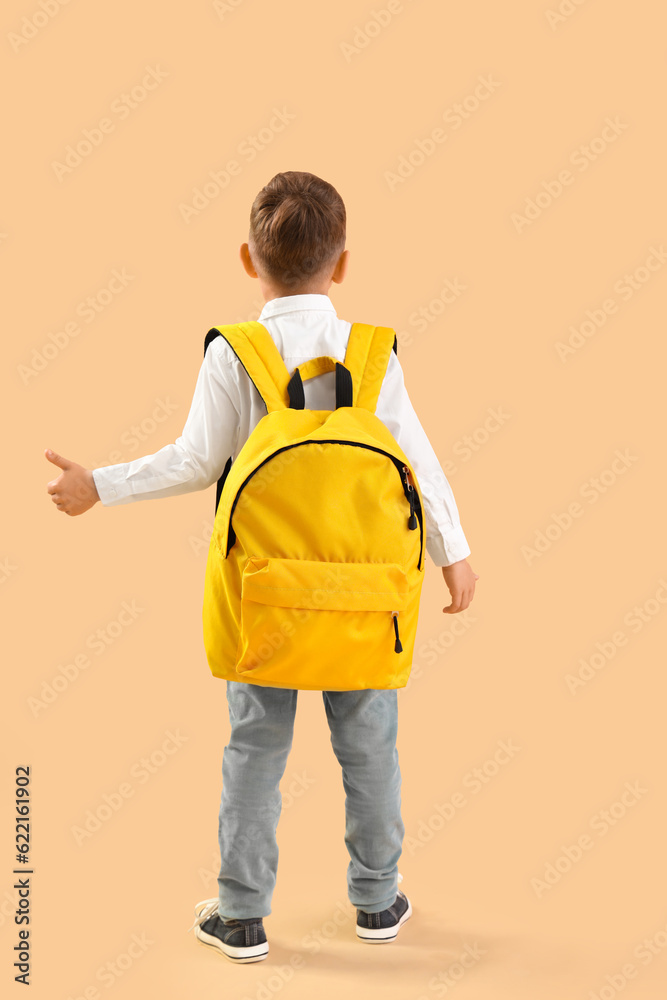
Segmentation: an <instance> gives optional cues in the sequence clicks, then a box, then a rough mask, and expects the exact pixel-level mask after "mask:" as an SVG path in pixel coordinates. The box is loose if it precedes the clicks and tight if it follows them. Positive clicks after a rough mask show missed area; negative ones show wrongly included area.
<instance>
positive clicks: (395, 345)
mask: <svg viewBox="0 0 667 1000" xmlns="http://www.w3.org/2000/svg"><path fill="white" fill-rule="evenodd" d="M394 354H395V355H396V356H397V357H398V337H397V336H396V334H394Z"/></svg>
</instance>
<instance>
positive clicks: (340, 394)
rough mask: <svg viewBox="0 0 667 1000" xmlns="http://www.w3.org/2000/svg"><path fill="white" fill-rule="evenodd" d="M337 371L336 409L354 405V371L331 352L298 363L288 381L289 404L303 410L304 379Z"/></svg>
mask: <svg viewBox="0 0 667 1000" xmlns="http://www.w3.org/2000/svg"><path fill="white" fill-rule="evenodd" d="M332 371H335V372H336V409H338V407H339V406H353V405H354V403H353V398H352V396H353V391H352V389H353V387H352V372H351V371H350V370H349V368H346V367H345V365H344V364H341V362H340V361H338V360H337V358H332V357H331V355H330V354H320V356H319V357H317V358H310V360H309V361H304V362H303V363H302V364H300V365H297V366H296V368H295V369H294V372H293V374H292V377H291V378H290V380H289V382H288V383H287V392H288V394H289V401H290V402H289V405H290V407H292V408H293V409H295V410H303V409H304V407H305V405H306V399H305V395H304V391H303V382H304V379H308V378H314V377H315V376H316V375H322V374H323V373H324V372H332Z"/></svg>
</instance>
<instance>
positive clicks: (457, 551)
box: [376, 351, 470, 566]
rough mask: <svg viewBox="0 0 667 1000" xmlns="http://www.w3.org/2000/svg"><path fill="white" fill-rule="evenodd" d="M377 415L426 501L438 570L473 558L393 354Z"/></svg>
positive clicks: (429, 546) (428, 539)
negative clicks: (389, 432)
mask: <svg viewBox="0 0 667 1000" xmlns="http://www.w3.org/2000/svg"><path fill="white" fill-rule="evenodd" d="M376 414H377V416H378V417H379V418H380V420H382V422H383V423H384V424H386V426H387V427H388V428H389V430H390V431H391V433H392V434H393V435H394V437H395V438H396V440H397V442H398V444H399V445H400V447H401V449H402V450H403V452H404V454H405V455H406V457H407V458H408V459H409V460H410V462H411V464H412V468H413V469H414V471H415V474H416V476H417V481H418V482H419V486H420V489H421V493H422V497H423V501H424V519H425V521H426V550H427V552H428V554H429V555H430V557H431V559H432V560H433V562H434V563H435V565H436V566H450V565H451V564H452V563H455V562H458V561H459V560H461V559H465V558H466V556H469V555H470V546H469V545H468V542H467V540H466V537H465V535H464V533H463V528H462V527H461V522H460V519H459V512H458V508H457V506H456V501H455V499H454V494H453V493H452V488H451V486H450V485H449V482H448V481H447V477H446V476H445V473H444V472H443V470H442V466H441V465H440V462H439V460H438V457H437V455H436V453H435V451H434V450H433V447H432V445H431V442H430V441H429V439H428V437H427V435H426V432H425V430H424V428H423V427H422V425H421V423H420V421H419V417H418V416H417V414H416V412H415V409H414V407H413V405H412V402H411V400H410V397H409V395H408V391H407V389H406V387H405V378H404V375H403V369H402V368H401V365H400V362H399V360H398V357H397V355H396V353H395V351H391V353H390V355H389V362H388V364H387V371H386V374H385V377H384V380H383V382H382V388H381V390H380V393H379V396H378V404H377V408H376Z"/></svg>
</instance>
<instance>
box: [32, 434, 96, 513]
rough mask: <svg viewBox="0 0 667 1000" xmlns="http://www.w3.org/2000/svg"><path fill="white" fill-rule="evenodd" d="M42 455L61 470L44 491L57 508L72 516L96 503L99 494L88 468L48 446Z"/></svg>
mask: <svg viewBox="0 0 667 1000" xmlns="http://www.w3.org/2000/svg"><path fill="white" fill-rule="evenodd" d="M44 455H45V456H46V458H47V459H48V460H49V462H53V464H54V465H57V466H58V468H59V469H62V470H63V471H62V472H61V473H60V475H59V476H58V478H57V479H52V480H51V482H50V483H48V484H47V487H46V492H47V493H50V494H51V499H52V500H53V502H54V504H55V505H56V507H57V508H58V510H60V511H62V512H63V514H69V515H70V516H72V517H74V516H75V515H76V514H84V513H85V512H86V511H87V510H89V509H90V508H91V507H92V506H93V505H94V504H96V503H97V501H98V500H99V499H100V496H99V493H98V492H97V487H96V486H95V480H94V479H93V474H92V472H91V471H90V469H84V467H83V466H82V465H78V464H77V463H76V462H70V460H69V459H67V458H63V457H62V455H56V453H55V451H51V449H50V448H46V449H45V450H44Z"/></svg>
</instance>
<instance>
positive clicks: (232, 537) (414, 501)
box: [225, 438, 424, 627]
mask: <svg viewBox="0 0 667 1000" xmlns="http://www.w3.org/2000/svg"><path fill="white" fill-rule="evenodd" d="M303 444H349V445H352V447H354V448H368V450H369V451H377V452H378V453H379V454H380V455H386V456H387V458H390V459H391V460H392V462H393V463H394V465H395V466H396V468H397V470H398V473H399V476H400V478H401V485H402V486H403V492H404V493H405V496H406V499H407V500H408V502H409V504H410V516H409V518H408V527H409V528H410V529H412V528H416V527H417V521H416V520H415V508H416V510H417V519H418V522H419V562H418V563H417V569H421V566H422V559H423V557H424V524H423V514H422V509H421V503H420V501H419V494H418V493H417V491H416V489H415V488H414V486H411V485H410V483H409V481H408V475H407V473H408V467H407V465H404V464H403V462H402V461H401V459H400V458H396V456H395V455H392V454H391V452H389V451H385V450H384V448H375V447H373V445H370V444H362V443H361V442H360V441H345V440H341V439H340V438H317V439H313V440H308V441H297V442H296V444H287V445H285V447H284V448H278V449H277V450H276V451H274V452H272V454H270V455H268V456H267V458H265V459H264V461H263V462H260V463H259V465H258V466H256V467H255V468H254V469H253V470H252V472H251V473H250V475H248V476H246V478H245V479H244V480H243V482H242V483H241V485H240V486H239V488H238V490H237V491H236V496H235V497H234V503H233V504H232V509H231V510H230V512H229V521H228V524H227V551H226V552H225V559H226V558H227V556H228V555H229V552H230V550H231V548H232V545H233V544H234V542H235V541H236V534H235V532H234V529H233V528H232V516H233V514H234V510H235V508H236V504H237V503H238V499H239V496H240V495H241V491H242V490H243V489H244V488H245V486H246V484H247V483H248V482H249V481H250V480H251V479H252V477H253V476H254V475H255V473H256V472H257V471H258V470H259V469H261V468H262V466H263V465H265V464H266V462H270V461H271V459H272V458H274V457H275V456H276V455H279V454H280V453H281V451H288V450H289V449H290V448H298V447H300V445H303ZM394 627H397V625H395V626H394Z"/></svg>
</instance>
